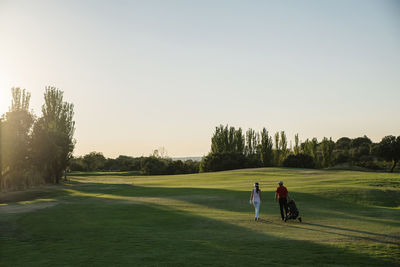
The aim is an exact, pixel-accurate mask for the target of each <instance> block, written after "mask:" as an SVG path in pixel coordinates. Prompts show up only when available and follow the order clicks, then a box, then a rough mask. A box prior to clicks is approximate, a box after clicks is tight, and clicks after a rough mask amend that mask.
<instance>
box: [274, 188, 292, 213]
mask: <svg viewBox="0 0 400 267" xmlns="http://www.w3.org/2000/svg"><path fill="white" fill-rule="evenodd" d="M278 184H279V186H278V188H276V191H275V198H274V200H275V202H276V199H277V198H278V199H279V209H280V210H281V218H282V221H285V218H286V216H287V213H288V203H287V199H288V198H289V192H288V190H287V188H286V187H284V186H283V182H282V181H280V182H279V183H278ZM283 210H285V216H283Z"/></svg>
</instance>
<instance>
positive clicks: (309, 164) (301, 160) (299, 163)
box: [283, 153, 315, 169]
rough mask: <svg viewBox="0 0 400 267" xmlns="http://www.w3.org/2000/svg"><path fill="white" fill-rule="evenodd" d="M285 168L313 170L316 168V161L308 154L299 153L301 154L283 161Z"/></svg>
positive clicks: (292, 155) (290, 156)
mask: <svg viewBox="0 0 400 267" xmlns="http://www.w3.org/2000/svg"><path fill="white" fill-rule="evenodd" d="M283 166H284V167H290V168H308V169H313V168H315V163H314V159H313V158H312V157H311V156H309V155H306V154H303V153H299V154H296V155H294V154H291V155H289V156H288V157H287V158H286V159H285V160H284V161H283Z"/></svg>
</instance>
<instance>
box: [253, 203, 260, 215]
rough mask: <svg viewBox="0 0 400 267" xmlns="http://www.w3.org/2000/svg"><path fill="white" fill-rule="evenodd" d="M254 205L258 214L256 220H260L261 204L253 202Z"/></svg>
mask: <svg viewBox="0 0 400 267" xmlns="http://www.w3.org/2000/svg"><path fill="white" fill-rule="evenodd" d="M253 205H254V209H255V212H256V218H258V214H259V213H260V202H258V201H257V202H255V201H253Z"/></svg>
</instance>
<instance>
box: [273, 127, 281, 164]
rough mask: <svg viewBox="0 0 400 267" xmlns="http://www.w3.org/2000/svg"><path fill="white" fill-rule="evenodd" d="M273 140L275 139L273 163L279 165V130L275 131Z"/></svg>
mask: <svg viewBox="0 0 400 267" xmlns="http://www.w3.org/2000/svg"><path fill="white" fill-rule="evenodd" d="M274 140H275V142H274V144H275V150H274V165H275V166H280V159H281V151H280V146H279V132H276V133H275V135H274Z"/></svg>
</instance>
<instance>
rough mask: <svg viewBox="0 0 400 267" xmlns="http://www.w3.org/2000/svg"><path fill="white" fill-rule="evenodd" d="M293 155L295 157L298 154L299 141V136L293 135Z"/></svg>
mask: <svg viewBox="0 0 400 267" xmlns="http://www.w3.org/2000/svg"><path fill="white" fill-rule="evenodd" d="M293 153H294V154H295V155H297V154H300V140H299V134H295V136H294V148H293Z"/></svg>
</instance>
